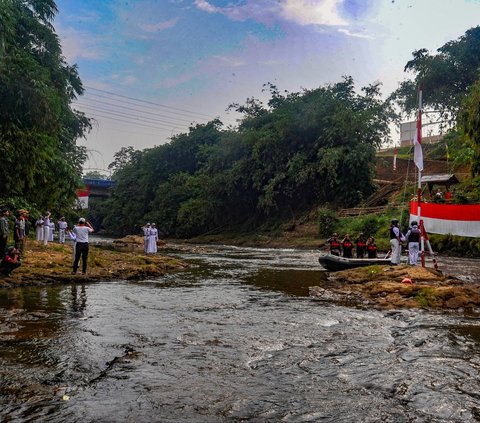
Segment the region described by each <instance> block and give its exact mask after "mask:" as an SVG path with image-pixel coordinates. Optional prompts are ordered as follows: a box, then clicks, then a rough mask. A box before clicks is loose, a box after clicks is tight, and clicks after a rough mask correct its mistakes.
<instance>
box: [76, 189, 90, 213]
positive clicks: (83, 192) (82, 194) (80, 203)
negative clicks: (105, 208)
mask: <svg viewBox="0 0 480 423" xmlns="http://www.w3.org/2000/svg"><path fill="white" fill-rule="evenodd" d="M89 196H90V187H86V189H78V190H77V207H78V208H79V209H88V197H89Z"/></svg>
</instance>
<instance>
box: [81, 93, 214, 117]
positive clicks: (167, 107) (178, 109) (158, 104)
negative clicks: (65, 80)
mask: <svg viewBox="0 0 480 423" xmlns="http://www.w3.org/2000/svg"><path fill="white" fill-rule="evenodd" d="M85 88H87V89H89V90H93V91H98V92H101V93H105V94H109V95H113V96H116V97H120V98H125V99H128V100H133V101H138V102H140V103H145V104H151V105H153V106H157V107H163V108H166V109H171V110H177V111H180V112H185V113H189V114H192V115H198V116H204V117H205V118H208V119H215V117H213V116H211V115H207V114H204V113H200V112H193V111H191V110H186V109H180V108H178V107H172V106H167V105H165V104H160V103H154V102H153V101H148V100H141V99H138V98H134V97H128V96H125V95H121V94H116V93H113V92H111V91H107V90H101V89H99V88H93V87H89V86H86V87H85Z"/></svg>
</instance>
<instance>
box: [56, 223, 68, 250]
mask: <svg viewBox="0 0 480 423" xmlns="http://www.w3.org/2000/svg"><path fill="white" fill-rule="evenodd" d="M57 225H58V242H60V244H65V231H66V230H67V227H68V225H67V222H66V221H65V218H64V217H61V218H60V220H59V221H58V222H57Z"/></svg>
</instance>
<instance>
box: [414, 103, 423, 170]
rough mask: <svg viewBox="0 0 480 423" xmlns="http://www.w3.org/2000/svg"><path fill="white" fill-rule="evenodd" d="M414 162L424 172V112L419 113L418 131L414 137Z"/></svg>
mask: <svg viewBox="0 0 480 423" xmlns="http://www.w3.org/2000/svg"><path fill="white" fill-rule="evenodd" d="M413 161H414V162H415V165H416V166H417V168H418V170H419V171H420V172H421V171H422V170H423V151H422V111H421V110H419V111H418V117H417V130H416V131H415V135H414V136H413Z"/></svg>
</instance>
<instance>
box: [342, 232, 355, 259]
mask: <svg viewBox="0 0 480 423" xmlns="http://www.w3.org/2000/svg"><path fill="white" fill-rule="evenodd" d="M341 244H342V251H343V257H346V258H352V256H353V242H352V240H351V239H350V235H349V234H346V235H345V238H343V239H342V242H341Z"/></svg>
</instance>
